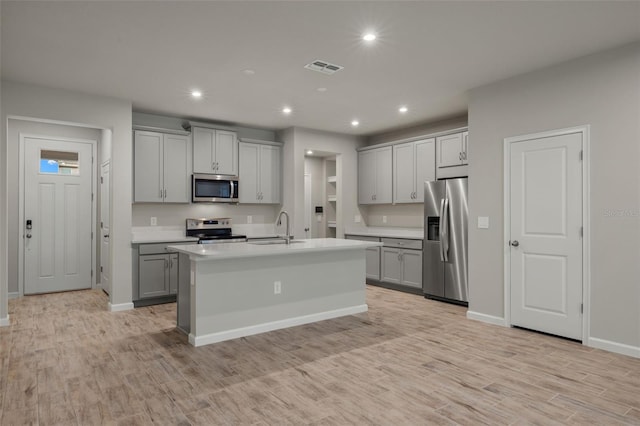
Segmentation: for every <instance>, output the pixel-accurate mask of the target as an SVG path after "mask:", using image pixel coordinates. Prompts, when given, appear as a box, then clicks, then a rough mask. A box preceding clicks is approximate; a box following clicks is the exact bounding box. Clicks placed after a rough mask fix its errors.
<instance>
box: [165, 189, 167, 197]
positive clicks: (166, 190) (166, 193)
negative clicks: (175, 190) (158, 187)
mask: <svg viewBox="0 0 640 426" xmlns="http://www.w3.org/2000/svg"><path fill="white" fill-rule="evenodd" d="M164 198H167V190H166V189H165V190H164Z"/></svg>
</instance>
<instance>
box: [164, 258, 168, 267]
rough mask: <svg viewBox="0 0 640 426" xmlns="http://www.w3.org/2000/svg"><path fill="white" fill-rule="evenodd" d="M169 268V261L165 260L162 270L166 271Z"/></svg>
mask: <svg viewBox="0 0 640 426" xmlns="http://www.w3.org/2000/svg"><path fill="white" fill-rule="evenodd" d="M168 268H169V260H168V259H165V260H164V269H168Z"/></svg>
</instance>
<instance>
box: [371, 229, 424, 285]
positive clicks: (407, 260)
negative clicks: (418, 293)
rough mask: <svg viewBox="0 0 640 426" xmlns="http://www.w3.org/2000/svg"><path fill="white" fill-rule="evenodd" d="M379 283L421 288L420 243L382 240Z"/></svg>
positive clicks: (390, 239) (406, 240) (392, 239)
mask: <svg viewBox="0 0 640 426" xmlns="http://www.w3.org/2000/svg"><path fill="white" fill-rule="evenodd" d="M382 243H383V244H384V246H383V247H382V251H381V255H380V257H381V262H380V263H381V266H382V268H381V275H382V276H381V279H380V280H381V281H383V282H387V283H392V284H400V285H406V286H409V287H416V288H422V241H421V240H408V239H400V238H382Z"/></svg>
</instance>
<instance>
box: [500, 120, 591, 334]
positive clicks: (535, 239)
mask: <svg viewBox="0 0 640 426" xmlns="http://www.w3.org/2000/svg"><path fill="white" fill-rule="evenodd" d="M587 148H588V127H581V128H572V129H563V130H557V131H550V132H544V133H538V134H533V135H526V136H519V137H513V138H507V139H505V168H504V174H505V191H504V196H505V202H504V206H505V239H506V240H507V241H506V244H505V247H506V248H505V317H506V319H507V323H508V324H509V325H513V326H518V327H523V328H528V329H532V330H536V331H542V332H545V333H549V334H554V335H557V336H562V337H567V338H571V339H576V340H583V339H584V336H586V333H585V332H586V326H585V325H584V323H585V320H584V318H585V317H586V316H587V315H586V314H584V316H583V312H584V311H586V308H588V306H587V305H586V304H585V300H586V297H585V296H586V295H588V289H587V288H586V287H587V286H586V285H585V283H587V282H588V270H587V265H588V256H587V255H586V254H587V253H588V244H587V243H588V238H587V237H588V235H587V231H588V226H587V225H588V216H587V213H588V200H587V197H588V169H587V166H586V165H587V164H588V155H587V154H588V149H587Z"/></svg>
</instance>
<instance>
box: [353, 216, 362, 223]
mask: <svg viewBox="0 0 640 426" xmlns="http://www.w3.org/2000/svg"><path fill="white" fill-rule="evenodd" d="M361 220H362V218H361V217H360V215H359V214H357V215H355V216H354V217H353V221H354V222H355V223H360V221H361Z"/></svg>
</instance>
